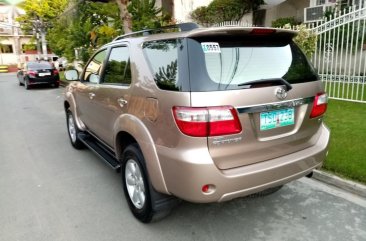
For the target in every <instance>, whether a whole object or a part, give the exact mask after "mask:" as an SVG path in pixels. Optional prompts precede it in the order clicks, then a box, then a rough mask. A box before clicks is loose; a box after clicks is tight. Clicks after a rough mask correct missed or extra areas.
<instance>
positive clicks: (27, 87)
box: [24, 79, 30, 90]
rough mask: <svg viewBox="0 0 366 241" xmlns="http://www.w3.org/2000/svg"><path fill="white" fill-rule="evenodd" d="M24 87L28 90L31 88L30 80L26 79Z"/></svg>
mask: <svg viewBox="0 0 366 241" xmlns="http://www.w3.org/2000/svg"><path fill="white" fill-rule="evenodd" d="M24 88H25V89H26V90H29V89H30V86H29V84H28V81H27V80H26V79H24Z"/></svg>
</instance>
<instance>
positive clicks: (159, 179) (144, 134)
mask: <svg viewBox="0 0 366 241" xmlns="http://www.w3.org/2000/svg"><path fill="white" fill-rule="evenodd" d="M113 130H114V132H113V133H115V134H114V147H115V150H116V155H117V159H118V160H120V159H121V155H122V150H121V145H120V144H119V140H118V139H117V134H118V133H120V132H127V133H128V134H130V135H131V136H132V137H133V138H135V140H136V141H137V143H138V145H139V146H140V148H141V151H142V154H143V155H144V158H145V162H146V163H145V164H146V167H147V171H148V175H149V178H150V181H151V184H152V185H153V187H154V188H155V190H156V191H158V192H160V193H164V194H170V193H169V191H168V189H167V187H166V184H165V180H164V176H163V172H162V170H161V166H160V161H159V158H158V155H157V152H156V148H155V144H154V140H153V139H152V137H151V135H150V133H149V131H148V129H147V128H146V126H145V124H144V123H143V122H142V121H141V120H140V119H139V118H137V117H135V116H133V115H129V114H125V115H121V116H120V117H119V118H118V119H117V120H116V122H115V124H114V127H113Z"/></svg>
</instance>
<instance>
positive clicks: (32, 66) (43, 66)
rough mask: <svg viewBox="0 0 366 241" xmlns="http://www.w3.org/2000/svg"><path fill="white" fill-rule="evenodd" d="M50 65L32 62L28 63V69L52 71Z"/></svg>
mask: <svg viewBox="0 0 366 241" xmlns="http://www.w3.org/2000/svg"><path fill="white" fill-rule="evenodd" d="M52 68H53V67H52V65H51V64H50V63H48V62H40V63H37V62H34V63H28V69H33V70H38V69H52Z"/></svg>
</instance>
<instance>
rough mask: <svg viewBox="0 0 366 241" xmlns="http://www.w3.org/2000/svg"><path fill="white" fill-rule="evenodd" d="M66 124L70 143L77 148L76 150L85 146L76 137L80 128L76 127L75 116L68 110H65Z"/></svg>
mask: <svg viewBox="0 0 366 241" xmlns="http://www.w3.org/2000/svg"><path fill="white" fill-rule="evenodd" d="M66 125H67V133H68V135H69V138H70V142H71V145H72V146H73V147H74V148H75V149H78V150H80V149H83V148H84V147H85V146H84V143H82V142H81V141H80V140H79V138H78V134H79V133H80V130H79V129H78V127H77V125H76V123H75V118H74V116H73V114H72V113H71V111H70V110H67V111H66Z"/></svg>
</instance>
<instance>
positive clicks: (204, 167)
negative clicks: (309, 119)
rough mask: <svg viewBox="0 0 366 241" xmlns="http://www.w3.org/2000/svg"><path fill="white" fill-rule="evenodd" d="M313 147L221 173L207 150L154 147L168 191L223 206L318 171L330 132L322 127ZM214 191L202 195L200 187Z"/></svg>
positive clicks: (184, 197) (193, 200) (194, 200)
mask: <svg viewBox="0 0 366 241" xmlns="http://www.w3.org/2000/svg"><path fill="white" fill-rule="evenodd" d="M319 132H320V135H319V139H318V141H317V142H316V143H315V145H313V146H311V147H309V148H306V149H304V150H301V151H298V152H295V153H292V154H289V155H286V156H282V157H278V158H275V159H272V160H268V161H265V162H261V163H256V164H252V165H248V166H243V167H238V168H232V169H228V170H220V169H218V168H217V167H216V166H215V164H214V163H213V161H212V159H211V158H210V155H209V153H208V150H207V148H199V149H194V150H192V151H189V152H187V151H186V150H185V151H184V153H183V151H182V152H180V151H179V150H176V151H175V152H172V149H168V148H165V147H161V146H157V150H158V156H159V159H160V162H161V168H162V171H163V174H164V179H165V183H166V186H167V189H168V191H169V192H170V193H171V194H172V195H175V196H177V197H179V198H181V199H183V200H187V201H190V202H198V203H208V202H223V201H228V200H231V199H234V198H237V197H243V196H247V195H249V194H252V193H256V192H259V191H262V190H265V189H267V188H270V187H275V186H279V185H282V184H285V183H287V182H290V181H292V180H295V179H298V178H300V177H303V176H305V175H307V174H309V173H311V172H312V170H313V169H315V168H320V167H321V165H322V163H323V160H324V159H325V157H326V154H327V151H328V144H329V136H330V132H329V130H328V128H327V127H325V126H324V125H322V126H321V128H320V129H319ZM206 184H210V185H213V186H214V188H213V189H211V190H210V191H211V192H209V193H203V192H202V186H203V185H206Z"/></svg>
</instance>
